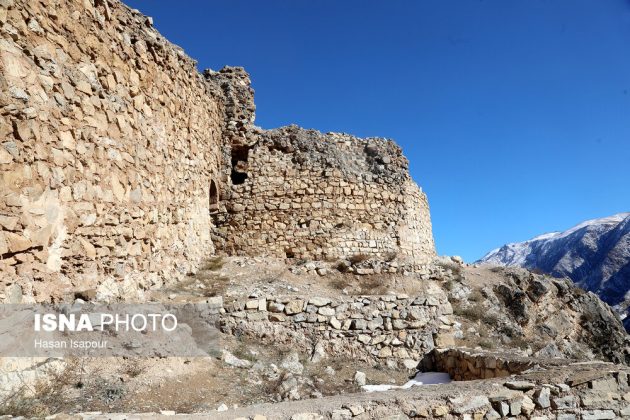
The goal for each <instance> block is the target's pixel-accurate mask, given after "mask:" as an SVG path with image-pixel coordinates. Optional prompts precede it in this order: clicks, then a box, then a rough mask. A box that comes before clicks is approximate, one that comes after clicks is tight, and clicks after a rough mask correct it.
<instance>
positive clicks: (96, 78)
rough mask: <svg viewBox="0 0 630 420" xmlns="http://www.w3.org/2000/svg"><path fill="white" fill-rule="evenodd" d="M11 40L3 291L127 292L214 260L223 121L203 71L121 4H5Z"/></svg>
mask: <svg viewBox="0 0 630 420" xmlns="http://www.w3.org/2000/svg"><path fill="white" fill-rule="evenodd" d="M0 36H1V37H0V44H1V48H0V86H1V93H0V139H1V142H2V144H1V145H0V180H1V183H0V194H1V196H2V199H0V254H1V255H2V260H1V261H0V278H1V279H0V294H1V293H2V291H3V290H4V287H2V286H3V285H2V283H4V285H7V284H11V283H15V284H17V286H15V285H13V286H12V289H11V290H12V292H11V295H12V296H13V298H12V300H16V301H19V297H20V296H21V295H22V294H23V295H27V296H29V297H33V296H34V299H36V300H46V299H49V298H50V297H51V296H57V297H59V296H61V295H62V294H63V293H65V292H66V291H68V290H75V291H76V290H89V289H93V288H95V287H96V285H97V283H102V284H103V285H105V286H103V287H102V288H101V290H103V293H105V294H107V293H113V294H118V293H124V290H121V289H123V288H124V287H127V286H129V289H130V290H131V289H137V287H133V286H137V284H135V283H138V282H140V283H141V284H140V289H142V288H146V287H151V286H154V285H156V284H159V282H161V281H162V279H164V278H170V279H176V278H178V277H179V276H181V274H184V273H186V272H188V271H190V270H191V269H192V268H193V267H194V265H195V263H196V262H197V261H199V259H200V258H201V257H203V256H206V255H208V254H210V253H212V252H213V246H212V242H211V238H210V227H211V220H210V217H209V215H208V207H209V187H210V185H211V182H212V180H213V179H214V178H218V177H219V174H220V167H221V165H222V163H221V160H222V153H223V151H222V148H221V141H222V140H221V129H222V125H223V120H224V117H223V112H224V111H223V104H222V103H221V101H220V100H218V99H217V98H218V97H219V95H220V93H221V92H220V91H219V92H216V93H213V92H212V86H211V85H210V84H209V83H208V82H207V81H206V80H205V79H204V78H203V77H202V76H201V75H200V74H199V73H198V71H197V70H196V67H195V65H196V63H195V62H194V61H193V60H192V59H190V58H188V57H187V56H186V55H185V54H184V53H183V52H182V50H181V49H179V48H178V47H176V46H174V45H172V44H170V43H169V42H168V41H166V40H165V39H164V38H163V37H162V36H161V35H160V34H159V33H158V32H157V31H156V30H155V29H154V28H153V27H152V22H151V19H150V18H147V17H145V16H143V15H141V14H140V13H138V12H137V11H132V10H130V9H129V8H128V7H126V6H125V5H123V4H121V3H120V2H117V1H106V0H100V1H99V0H96V1H90V0H86V1H78V0H61V1H57V2H52V3H51V2H40V1H30V0H3V1H2V3H1V6H0ZM140 273H142V275H139V274H140ZM49 280H54V281H49ZM105 289H107V290H105ZM5 295H7V293H5ZM6 297H7V296H5V298H6ZM128 297H133V296H128ZM0 299H1V296H0Z"/></svg>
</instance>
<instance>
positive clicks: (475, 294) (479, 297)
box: [468, 289, 484, 302]
mask: <svg viewBox="0 0 630 420" xmlns="http://www.w3.org/2000/svg"><path fill="white" fill-rule="evenodd" d="M483 300H484V297H483V294H482V293H481V291H480V290H479V289H474V290H473V291H472V292H470V295H469V296H468V301H469V302H483Z"/></svg>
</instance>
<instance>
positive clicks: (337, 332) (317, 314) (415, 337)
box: [222, 295, 452, 367]
mask: <svg viewBox="0 0 630 420" xmlns="http://www.w3.org/2000/svg"><path fill="white" fill-rule="evenodd" d="M224 310H225V314H224V315H223V317H222V330H223V331H224V332H227V333H231V334H239V335H240V334H246V335H250V336H254V337H258V338H261V339H263V340H269V341H272V342H274V343H276V344H278V343H281V342H284V343H285V344H291V345H298V346H302V347H306V348H307V349H309V350H310V349H312V348H313V347H314V346H316V345H319V346H321V350H323V353H325V354H327V355H336V356H345V357H361V358H362V359H364V360H371V361H376V360H380V361H381V362H383V363H386V362H390V363H393V364H396V365H397V364H401V365H402V364H404V365H406V366H407V365H408V366H407V367H415V366H416V365H417V364H418V361H419V360H420V359H422V357H423V356H424V355H425V354H426V353H428V352H429V351H430V350H432V349H433V348H434V346H435V343H434V337H436V338H437V337H438V336H439V334H443V333H446V332H447V331H448V330H449V329H450V325H451V323H452V322H451V320H450V317H449V315H450V314H452V308H451V305H450V303H448V301H447V300H446V298H445V297H444V296H440V295H427V296H417V297H409V296H406V295H398V296H393V295H387V296H357V297H349V298H347V299H339V300H331V299H328V298H321V297H312V298H310V299H307V298H304V299H302V298H295V297H287V298H275V297H267V298H255V299H254V298H252V299H247V300H237V301H234V302H230V303H227V304H225V305H224ZM405 361H406V362H405ZM412 365H413V366H412Z"/></svg>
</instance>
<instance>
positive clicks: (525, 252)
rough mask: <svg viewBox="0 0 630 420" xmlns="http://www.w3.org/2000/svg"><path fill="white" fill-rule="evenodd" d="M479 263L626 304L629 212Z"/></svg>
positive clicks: (525, 244) (541, 238)
mask: <svg viewBox="0 0 630 420" xmlns="http://www.w3.org/2000/svg"><path fill="white" fill-rule="evenodd" d="M477 262H478V263H482V264H494V265H502V266H518V267H525V268H528V269H532V270H533V269H538V270H540V271H543V272H545V273H548V274H551V275H553V276H556V277H569V278H570V279H572V280H573V281H574V282H575V283H577V284H578V285H579V286H580V287H582V288H584V289H586V290H589V291H592V292H594V293H596V294H598V295H599V296H600V297H601V298H602V300H604V301H605V302H607V303H608V304H610V305H617V304H622V303H624V300H625V297H626V294H628V291H629V290H630V212H628V213H619V214H615V215H613V216H609V217H604V218H600V219H592V220H587V221H585V222H583V223H580V224H578V225H576V226H574V227H572V228H571V229H569V230H566V231H564V232H552V233H546V234H543V235H540V236H537V237H535V238H532V239H530V240H528V241H524V242H516V243H510V244H506V245H504V246H502V247H501V248H497V249H495V250H493V251H490V252H489V253H488V254H486V255H485V256H484V257H483V258H481V259H480V260H479V261H477ZM624 306H625V305H624Z"/></svg>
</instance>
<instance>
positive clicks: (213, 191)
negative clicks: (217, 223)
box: [210, 180, 219, 213]
mask: <svg viewBox="0 0 630 420" xmlns="http://www.w3.org/2000/svg"><path fill="white" fill-rule="evenodd" d="M217 211H219V189H218V188H217V184H216V182H214V180H210V212H211V213H214V212H217Z"/></svg>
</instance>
